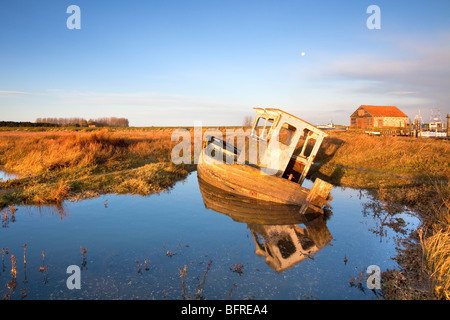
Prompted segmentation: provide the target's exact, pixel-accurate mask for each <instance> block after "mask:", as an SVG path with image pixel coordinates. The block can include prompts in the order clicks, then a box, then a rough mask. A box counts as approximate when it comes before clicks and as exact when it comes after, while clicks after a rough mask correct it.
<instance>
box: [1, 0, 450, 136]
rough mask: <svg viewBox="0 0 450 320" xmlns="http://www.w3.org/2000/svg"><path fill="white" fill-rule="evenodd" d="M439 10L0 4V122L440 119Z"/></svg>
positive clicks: (443, 14)
mask: <svg viewBox="0 0 450 320" xmlns="http://www.w3.org/2000/svg"><path fill="white" fill-rule="evenodd" d="M71 5H76V6H78V7H79V9H80V15H79V18H80V19H79V20H73V18H74V17H75V16H73V13H74V12H73V11H69V13H67V9H68V7H69V6H71ZM371 5H376V6H378V8H379V12H380V15H379V16H374V15H373V14H374V13H375V12H373V11H369V13H368V12H367V9H368V7H369V6H371ZM449 13H450V1H448V0H441V1H438V0H435V1H425V0H420V1H419V0H410V1H400V0H370V1H366V0H348V1H325V0H316V1H312V0H307V1H303V0H272V1H268V0H239V1H235V0H222V1H218V0H145V1H144V0H129V1H124V0H120V1H119V0H118V1H106V0H95V1H92V0H70V1H65V0H51V1H46V0H42V1H35V0H28V1H24V0H0V121H1V120H4V121H32V122H34V121H35V120H36V118H45V117H58V118H59V117H63V118H64V117H81V118H85V119H91V118H92V119H95V118H100V117H125V118H127V119H129V122H130V126H139V127H141V126H193V125H194V124H196V123H197V124H198V123H199V122H201V123H202V124H203V125H205V126H222V125H241V124H242V122H243V119H244V117H245V116H248V115H250V116H253V115H254V110H253V108H254V107H260V108H279V109H282V110H285V111H287V112H289V113H291V114H293V115H296V116H298V117H300V118H302V119H304V120H306V121H308V122H310V123H312V124H326V123H328V122H329V121H330V120H332V121H333V123H335V124H343V125H349V124H350V115H351V114H352V113H353V111H355V110H356V109H357V108H358V107H359V106H360V105H394V106H397V107H398V108H400V109H401V110H402V111H403V112H405V113H406V114H407V115H408V116H409V117H410V118H411V119H412V120H413V119H414V117H415V116H416V115H417V114H419V112H420V114H421V116H422V118H423V120H424V121H425V122H427V121H428V120H429V117H430V111H431V110H432V109H440V112H441V115H442V117H443V118H445V115H446V114H447V113H450V19H448V15H449ZM372 18H379V19H377V20H374V21H376V22H379V27H380V28H379V29H372V28H368V25H367V21H368V20H370V22H371V21H372ZM68 20H69V24H70V23H72V22H75V21H79V25H80V27H81V28H80V29H70V28H68V25H67V22H68Z"/></svg>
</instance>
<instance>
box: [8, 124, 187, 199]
mask: <svg viewBox="0 0 450 320" xmlns="http://www.w3.org/2000/svg"><path fill="white" fill-rule="evenodd" d="M171 134H172V129H159V128H155V129H151V130H118V131H109V130H105V129H103V130H95V131H91V132H73V131H72V132H71V131H46V132H8V131H5V132H0V165H1V166H2V167H3V168H4V169H5V170H6V171H10V172H14V173H16V174H19V175H20V177H21V178H20V179H16V180H14V181H9V182H8V181H6V182H0V189H8V190H9V191H8V192H3V193H1V194H0V205H1V206H5V205H7V204H9V203H11V202H14V203H29V204H44V203H58V202H61V201H63V200H65V199H68V198H71V197H75V198H80V197H81V198H82V197H84V196H90V195H98V194H100V193H135V194H143V195H145V194H151V193H154V192H160V191H161V190H164V189H166V188H169V187H170V186H172V185H173V184H174V182H176V181H178V180H180V179H183V178H184V177H185V176H186V175H187V173H188V172H189V171H191V170H192V169H193V168H192V167H186V166H183V165H181V166H175V165H173V164H172V162H171V160H170V153H171V150H172V148H173V146H174V145H175V143H176V142H172V141H171Z"/></svg>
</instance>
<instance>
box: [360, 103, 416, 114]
mask: <svg viewBox="0 0 450 320" xmlns="http://www.w3.org/2000/svg"><path fill="white" fill-rule="evenodd" d="M360 108H364V109H366V110H367V112H369V113H370V114H371V115H372V116H373V117H408V116H407V115H406V114H404V113H403V112H402V111H400V110H399V109H398V108H397V107H394V106H366V105H362V106H361V107H360Z"/></svg>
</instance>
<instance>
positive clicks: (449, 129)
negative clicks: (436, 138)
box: [447, 113, 450, 138]
mask: <svg viewBox="0 0 450 320" xmlns="http://www.w3.org/2000/svg"><path fill="white" fill-rule="evenodd" d="M447 138H450V114H448V113H447Z"/></svg>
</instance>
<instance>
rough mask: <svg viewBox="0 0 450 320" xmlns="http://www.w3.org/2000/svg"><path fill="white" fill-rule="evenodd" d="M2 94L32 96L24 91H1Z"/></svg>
mask: <svg viewBox="0 0 450 320" xmlns="http://www.w3.org/2000/svg"><path fill="white" fill-rule="evenodd" d="M0 94H4V95H24V94H30V93H29V92H24V91H9V90H0Z"/></svg>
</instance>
